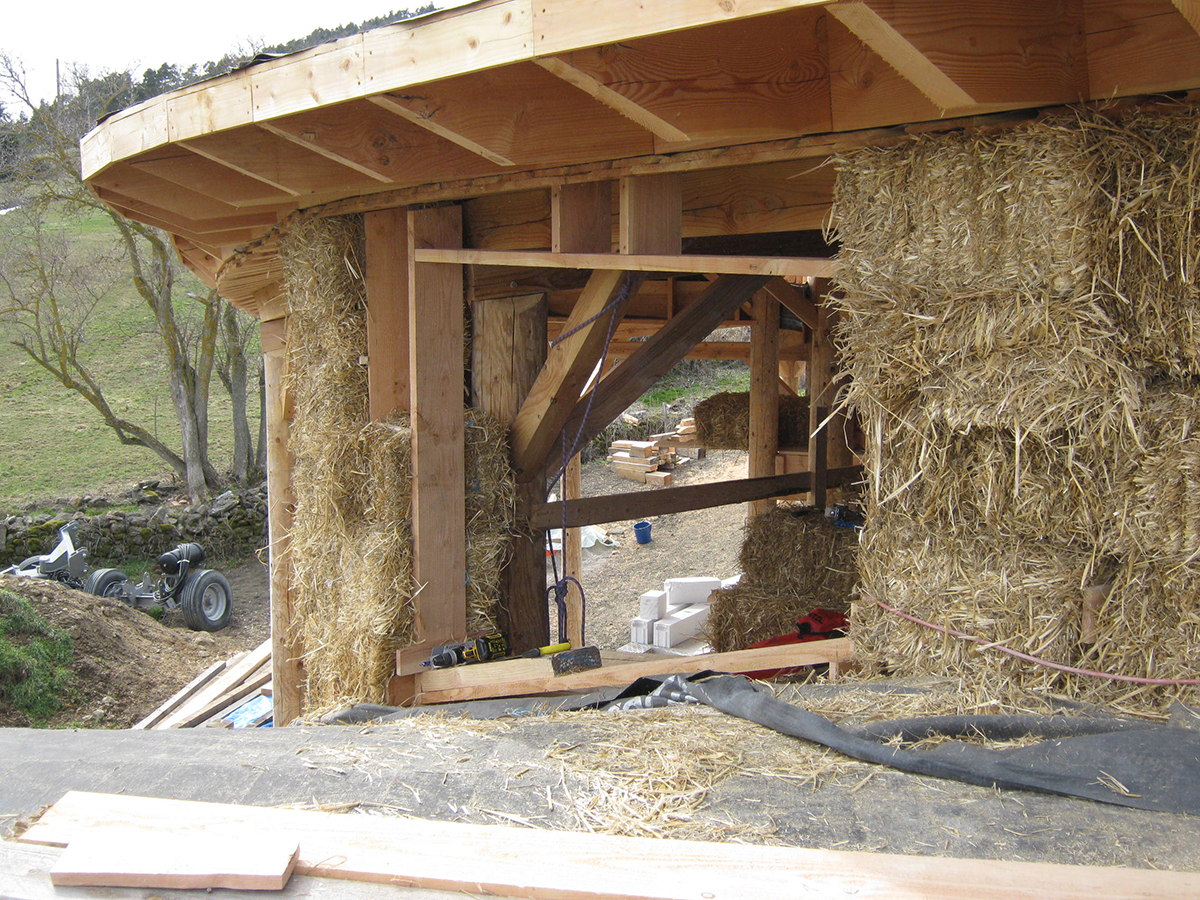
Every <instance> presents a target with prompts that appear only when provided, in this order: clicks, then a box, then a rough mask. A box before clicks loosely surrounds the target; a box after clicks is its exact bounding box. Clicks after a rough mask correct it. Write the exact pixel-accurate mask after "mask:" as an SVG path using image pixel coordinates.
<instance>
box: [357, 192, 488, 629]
mask: <svg viewBox="0 0 1200 900" xmlns="http://www.w3.org/2000/svg"><path fill="white" fill-rule="evenodd" d="M408 227H409V231H410V232H411V234H412V240H413V244H414V246H415V247H437V248H453V247H461V246H462V210H461V208H460V207H457V206H445V207H438V208H434V209H422V210H412V211H410V212H409V219H408ZM367 265H368V269H369V268H370V265H371V261H370V259H368V262H367ZM412 273H413V274H412V293H411V295H410V297H409V307H408V311H409V317H408V334H409V350H408V354H409V387H410V408H411V412H412V466H413V474H412V530H413V577H414V578H415V579H416V581H417V583H418V584H419V585H420V586H421V588H420V592H419V593H418V594H417V595H416V597H415V600H414V603H415V605H416V611H415V622H416V639H417V641H418V642H420V641H443V640H459V639H462V638H464V637H465V636H466V631H467V597H466V565H467V544H466V487H465V482H466V473H465V461H464V458H463V457H464V439H463V430H464V421H463V320H462V310H463V276H462V267H461V266H446V265H436V264H432V263H416V264H415V265H413V266H412Z"/></svg>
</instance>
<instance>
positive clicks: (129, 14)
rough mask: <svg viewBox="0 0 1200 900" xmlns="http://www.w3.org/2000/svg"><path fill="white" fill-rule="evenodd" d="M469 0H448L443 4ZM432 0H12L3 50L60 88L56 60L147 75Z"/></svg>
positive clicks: (35, 80) (4, 21)
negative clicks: (178, 0)
mask: <svg viewBox="0 0 1200 900" xmlns="http://www.w3.org/2000/svg"><path fill="white" fill-rule="evenodd" d="M464 2H466V0H440V2H438V3H437V5H438V6H439V7H443V8H445V7H450V6H460V5H462V4H463V3H464ZM425 3H426V0H336V2H333V3H330V2H329V0H287V2H286V3H280V2H272V0H265V2H264V0H259V2H253V0H250V2H247V0H242V2H238V3H232V2H227V0H208V2H206V3H153V2H147V0H138V2H134V0H91V2H79V0H48V2H47V3H46V5H45V6H43V5H42V4H41V3H40V2H38V0H7V2H6V3H5V4H4V5H5V7H6V8H5V10H4V11H3V12H0V50H2V51H4V52H6V53H7V54H8V55H9V56H12V57H14V58H16V59H18V60H20V61H21V62H23V63H24V65H25V71H26V74H27V83H28V86H29V88H30V92H31V93H32V94H33V95H34V96H35V97H36V98H39V99H49V98H50V97H53V95H54V61H55V60H56V59H59V60H62V63H63V70H64V72H65V71H66V67H67V64H68V63H82V64H85V65H86V66H87V67H88V70H89V73H90V74H91V75H98V74H99V73H100V72H101V71H104V70H111V71H118V70H122V69H126V68H133V70H134V71H135V72H137V74H138V76H139V77H140V75H141V73H142V72H143V71H145V70H146V69H148V68H155V69H157V68H158V67H159V65H161V64H162V63H164V62H170V63H175V64H177V65H179V66H180V67H181V68H186V67H187V66H189V65H191V64H192V63H201V64H203V63H204V62H207V61H208V60H215V59H220V58H221V57H222V56H224V55H225V54H226V53H227V52H230V51H232V50H233V49H234V48H235V47H237V46H238V45H239V44H241V45H243V46H247V45H249V44H250V43H251V41H256V42H258V43H261V44H263V45H270V44H278V43H283V42H284V41H289V40H292V39H294V38H299V37H303V36H304V35H306V34H308V33H309V32H311V31H312V30H313V29H314V28H318V27H325V28H333V27H335V26H337V25H341V24H344V23H346V22H356V23H361V22H362V21H363V19H369V18H372V17H375V16H382V15H385V14H388V13H391V12H393V11H396V10H401V9H405V8H415V7H418V6H423V5H425Z"/></svg>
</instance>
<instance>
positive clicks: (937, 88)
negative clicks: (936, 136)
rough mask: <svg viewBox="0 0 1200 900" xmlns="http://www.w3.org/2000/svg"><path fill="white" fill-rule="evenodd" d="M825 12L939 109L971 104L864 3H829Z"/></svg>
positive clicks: (944, 76) (918, 52)
mask: <svg viewBox="0 0 1200 900" xmlns="http://www.w3.org/2000/svg"><path fill="white" fill-rule="evenodd" d="M826 9H827V10H828V12H829V14H830V15H831V16H833V17H834V18H835V19H837V20H838V21H839V22H841V23H842V24H843V25H845V26H846V27H847V28H849V29H850V30H851V31H852V32H853V33H854V35H855V36H856V37H857V38H858V39H859V40H860V41H862V42H863V43H864V44H866V45H867V46H868V47H870V48H871V49H872V50H874V51H875V53H877V54H878V55H879V56H880V57H881V58H882V59H883V60H884V61H885V62H886V63H887V64H888V65H890V66H891V67H892V68H893V69H895V70H896V71H897V72H899V73H900V75H902V76H903V77H904V78H905V79H907V80H908V81H909V82H911V83H912V85H913V86H914V87H916V88H917V89H918V90H919V91H920V92H921V93H922V94H924V95H925V96H926V97H928V98H929V99H930V101H932V102H933V103H934V104H935V105H936V106H938V107H939V108H941V109H943V110H947V111H953V110H958V109H965V108H968V107H971V106H974V105H975V99H974V98H973V97H972V96H971V95H970V94H968V93H967V92H966V91H965V90H963V89H962V88H961V87H960V86H959V85H958V84H957V83H955V81H954V80H953V79H952V78H950V76H949V75H947V74H946V73H945V72H943V71H942V70H941V69H939V68H938V67H937V66H936V65H935V64H934V63H933V61H932V60H930V59H929V58H928V57H927V56H925V54H923V53H922V52H921V51H920V50H918V49H917V47H916V46H914V45H913V43H912V42H911V41H910V40H909V39H908V38H906V37H905V36H904V35H902V34H901V33H900V32H899V31H897V30H896V29H895V28H893V27H892V25H891V24H890V23H889V22H888V21H887V20H886V19H884V18H883V17H882V16H880V15H879V13H877V12H876V11H875V10H873V9H872V8H871V7H870V6H868V5H867V4H866V3H865V2H850V3H833V4H830V5H829V6H828V7H826Z"/></svg>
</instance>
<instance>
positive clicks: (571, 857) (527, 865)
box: [25, 641, 1200, 900]
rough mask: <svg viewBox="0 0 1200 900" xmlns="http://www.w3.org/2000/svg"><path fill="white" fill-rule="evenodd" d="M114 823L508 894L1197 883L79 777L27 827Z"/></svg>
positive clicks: (835, 893) (1066, 890)
mask: <svg viewBox="0 0 1200 900" xmlns="http://www.w3.org/2000/svg"><path fill="white" fill-rule="evenodd" d="M822 643H824V644H827V645H828V644H834V643H837V642H836V641H824V642H822ZM800 646H807V647H812V645H811V644H809V645H800ZM743 652H746V651H743ZM676 659H678V658H676ZM626 668H628V667H626ZM599 671H601V672H603V671H605V670H604V669H601V670H599ZM584 674H585V675H586V674H588V673H584ZM563 677H564V678H575V677H579V676H563ZM117 824H119V825H120V826H121V827H122V828H125V827H128V828H136V829H137V830H138V831H140V832H142V833H154V832H162V831H168V832H170V833H172V834H175V835H178V836H179V837H180V839H181V840H186V839H188V837H189V836H190V835H195V834H196V833H197V832H207V833H211V834H218V835H229V836H233V837H237V838H240V839H242V840H253V838H254V836H256V835H259V834H263V833H271V834H277V835H280V836H287V837H293V836H294V837H295V838H296V839H297V840H298V842H299V844H300V861H299V863H298V864H297V867H296V872H297V873H298V874H308V875H320V876H324V877H329V878H339V879H348V880H359V881H375V882H383V883H388V882H391V883H393V884H406V885H416V886H420V887H427V888H443V889H450V890H463V891H467V892H473V893H476V894H478V893H490V894H497V895H500V896H510V897H511V896H519V897H531V898H533V897H538V898H546V897H555V898H569V900H592V898H601V897H603V898H612V897H620V898H645V900H702V898H705V895H706V894H711V895H713V896H715V897H719V898H722V900H762V898H764V897H793V896H796V892H797V890H798V889H799V890H802V891H803V892H804V894H805V896H807V897H811V898H814V900H834V898H837V900H844V898H845V897H847V896H848V895H850V894H851V893H852V894H853V896H854V897H855V898H856V900H894V898H896V897H936V898H938V900H979V898H980V897H988V898H994V900H1044V898H1046V897H1051V896H1053V897H1056V898H1059V900H1108V898H1113V900H1115V898H1126V897H1138V898H1140V900H1168V898H1170V900H1176V898H1180V897H1194V896H1197V895H1198V894H1200V875H1197V874H1196V873H1191V872H1164V871H1154V870H1149V869H1122V868H1112V867H1092V866H1063V865H1052V864H1046V863H1024V862H1007V861H997V860H983V859H976V860H964V859H954V858H951V857H933V856H931V857H914V856H899V855H894V854H884V853H862V852H847V851H835V850H807V849H799V848H791V847H762V846H754V845H750V844H734V843H704V842H699V841H674V840H673V841H662V840H656V839H650V838H628V837H615V836H608V835H596V834H582V833H572V832H553V831H543V830H539V829H531V828H507V827H502V826H487V825H466V824H458V823H451V822H438V821H432V820H425V819H404V818H396V817H381V816H374V817H370V818H369V819H367V818H366V817H363V816H347V815H338V814H336V813H326V812H316V811H308V810H284V809H266V808H260V807H249V806H233V805H228V804H220V803H197V802H185V801H176V800H157V799H151V798H146V797H129V796H118V795H113V794H87V793H83V792H78V791H72V792H70V793H68V794H67V795H66V796H65V797H63V799H61V800H60V801H59V802H58V803H56V804H55V805H54V806H52V807H51V808H50V809H49V810H48V811H47V812H46V813H45V814H44V815H43V816H42V819H41V821H40V822H39V823H38V824H36V825H34V826H33V828H31V829H30V830H29V831H28V832H27V833H26V835H25V839H26V840H29V841H32V842H36V843H50V844H59V845H61V844H67V843H69V842H70V841H71V840H73V839H74V838H75V837H76V836H77V835H80V834H82V833H85V832H86V831H87V830H90V829H98V828H107V827H113V826H114V825H117ZM351 896H353V895H351Z"/></svg>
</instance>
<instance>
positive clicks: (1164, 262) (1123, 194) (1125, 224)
mask: <svg viewBox="0 0 1200 900" xmlns="http://www.w3.org/2000/svg"><path fill="white" fill-rule="evenodd" d="M1077 127H1078V128H1079V130H1080V132H1081V134H1082V136H1083V138H1084V140H1085V142H1086V145H1087V150H1088V154H1089V156H1090V157H1091V158H1092V159H1093V160H1094V161H1095V162H1094V166H1093V171H1095V173H1096V176H1095V177H1096V179H1097V185H1096V188H1095V192H1096V194H1097V196H1098V197H1099V198H1101V200H1102V203H1103V215H1102V216H1101V218H1100V221H1099V222H1098V223H1097V227H1096V228H1095V233H1096V238H1095V239H1096V242H1097V244H1098V247H1097V249H1096V251H1095V262H1094V264H1093V268H1094V276H1093V277H1094V280H1095V282H1096V283H1097V285H1098V287H1099V289H1102V290H1105V291H1108V292H1111V294H1112V295H1113V297H1114V298H1115V300H1116V302H1115V303H1114V304H1113V308H1114V309H1115V310H1116V313H1117V319H1118V322H1119V324H1120V325H1121V327H1122V328H1123V329H1124V330H1125V331H1126V332H1128V334H1129V335H1130V337H1131V340H1132V343H1133V347H1134V353H1135V357H1136V358H1137V359H1138V361H1139V363H1140V364H1141V365H1142V366H1143V367H1146V368H1153V369H1156V370H1159V371H1162V372H1165V373H1166V374H1167V375H1169V376H1170V377H1172V378H1187V377H1190V376H1195V375H1200V283H1198V281H1200V111H1198V110H1197V108H1196V107H1195V106H1180V107H1176V108H1173V109H1172V108H1167V107H1163V108H1159V109H1157V110H1155V111H1153V112H1150V111H1147V110H1144V109H1135V110H1133V111H1132V112H1129V113H1125V114H1121V115H1117V116H1109V115H1105V114H1103V113H1102V112H1081V113H1080V114H1079V119H1078V126H1077Z"/></svg>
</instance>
